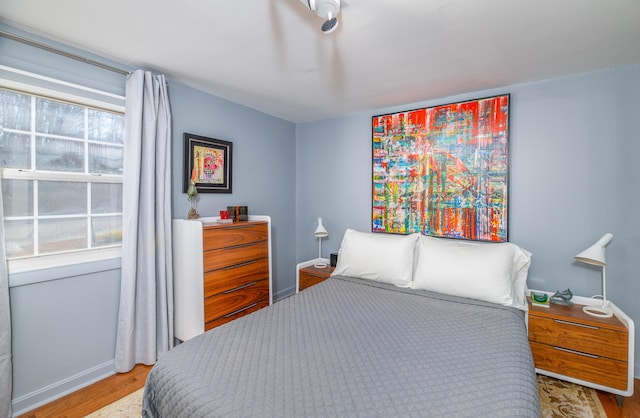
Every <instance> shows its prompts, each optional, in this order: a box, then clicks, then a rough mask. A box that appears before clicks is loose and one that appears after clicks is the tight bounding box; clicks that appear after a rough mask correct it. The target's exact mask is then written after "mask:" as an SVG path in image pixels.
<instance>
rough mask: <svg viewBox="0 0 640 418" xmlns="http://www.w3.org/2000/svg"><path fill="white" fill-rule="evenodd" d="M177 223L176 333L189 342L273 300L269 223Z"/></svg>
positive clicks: (264, 220)
mask: <svg viewBox="0 0 640 418" xmlns="http://www.w3.org/2000/svg"><path fill="white" fill-rule="evenodd" d="M215 219H216V218H201V219H200V220H195V221H187V220H182V219H175V220H174V221H173V258H174V260H173V266H174V268H173V272H174V316H175V317H174V325H175V329H174V334H175V337H176V338H178V339H180V340H183V341H185V340H188V339H190V338H193V337H194V336H196V335H198V334H201V333H203V332H204V331H207V330H209V329H211V328H214V327H216V326H219V325H222V324H224V323H226V322H229V321H232V320H234V319H236V318H239V317H241V316H244V315H247V314H249V313H251V312H254V311H256V310H258V309H261V308H264V307H266V306H268V305H269V304H271V302H272V285H271V232H270V231H271V222H270V218H269V217H268V216H253V215H252V216H251V217H250V218H249V221H247V222H235V223H232V224H218V223H217V222H216V221H215Z"/></svg>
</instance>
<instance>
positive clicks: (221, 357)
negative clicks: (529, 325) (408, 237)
mask: <svg viewBox="0 0 640 418" xmlns="http://www.w3.org/2000/svg"><path fill="white" fill-rule="evenodd" d="M143 416H145V417H167V418H168V417H539V416H540V404H539V399H538V389H537V383H536V376H535V370H534V366H533V360H532V357H531V351H530V349H529V344H528V341H527V332H526V328H525V321H524V312H522V311H519V310H516V309H512V308H507V307H502V306H498V305H493V304H490V303H483V302H478V301H473V300H469V299H464V298H455V297H449V296H445V295H441V294H437V293H430V292H425V291H414V290H410V289H400V288H396V287H393V286H388V285H384V284H377V283H374V282H370V281H364V280H358V279H352V278H344V277H333V278H330V279H328V280H326V281H324V282H323V283H320V284H318V285H316V286H313V287H311V288H309V289H307V290H305V291H303V292H301V293H299V294H297V295H295V296H292V297H289V298H287V299H284V300H282V301H280V302H277V303H275V304H274V305H272V306H270V307H268V308H265V309H262V310H260V311H257V312H255V313H253V314H251V315H248V316H246V317H243V318H240V319H238V320H236V321H233V322H231V323H228V324H225V325H223V326H221V327H218V328H215V329H213V330H211V331H209V332H206V333H204V334H203V335H200V336H198V337H196V338H193V339H192V340H189V341H187V342H185V343H183V344H181V345H179V346H178V347H176V348H175V349H173V350H171V351H170V352H168V353H166V354H164V355H163V356H162V357H161V358H160V359H159V361H158V363H157V364H156V365H155V366H154V367H153V369H152V370H151V373H150V374H149V377H148V379H147V383H146V386H145V391H144V398H143Z"/></svg>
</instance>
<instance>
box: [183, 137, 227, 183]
mask: <svg viewBox="0 0 640 418" xmlns="http://www.w3.org/2000/svg"><path fill="white" fill-rule="evenodd" d="M232 151H233V143H231V142H229V141H222V140H220V139H214V138H207V137H204V136H199V135H194V134H189V133H185V134H184V173H183V184H182V192H183V193H186V192H187V190H188V189H189V185H190V184H191V183H192V182H193V184H194V185H195V186H196V189H197V190H198V193H231V168H232V167H231V162H232Z"/></svg>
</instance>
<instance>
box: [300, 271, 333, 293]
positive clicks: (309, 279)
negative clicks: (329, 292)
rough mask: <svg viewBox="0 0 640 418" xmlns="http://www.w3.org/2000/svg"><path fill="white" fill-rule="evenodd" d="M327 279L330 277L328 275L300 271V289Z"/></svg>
mask: <svg viewBox="0 0 640 418" xmlns="http://www.w3.org/2000/svg"><path fill="white" fill-rule="evenodd" d="M327 279H328V277H327V276H326V275H321V274H313V273H308V272H304V271H301V272H300V290H303V289H306V288H307V287H311V286H313V285H316V284H318V283H320V282H323V281H325V280H327Z"/></svg>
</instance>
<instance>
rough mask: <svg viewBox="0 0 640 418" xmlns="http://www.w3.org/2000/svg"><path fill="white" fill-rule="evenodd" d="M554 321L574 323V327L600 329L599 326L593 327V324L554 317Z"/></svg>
mask: <svg viewBox="0 0 640 418" xmlns="http://www.w3.org/2000/svg"><path fill="white" fill-rule="evenodd" d="M554 321H556V322H559V323H561V324H566V325H574V326H576V327H582V328H589V329H600V328H599V327H594V326H593V325H585V324H578V323H577V322H570V321H563V320H562V319H554Z"/></svg>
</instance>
